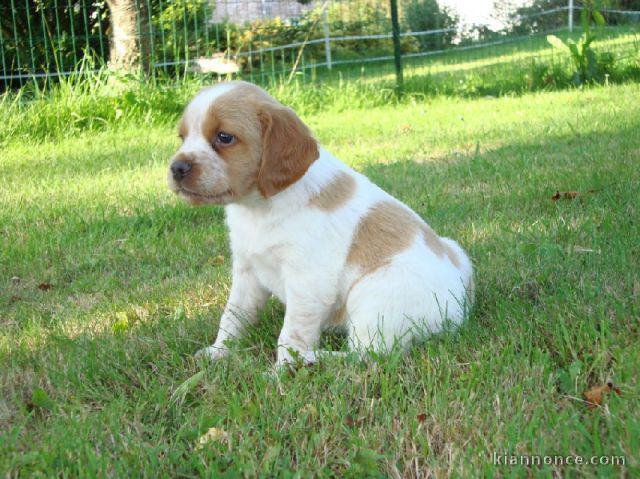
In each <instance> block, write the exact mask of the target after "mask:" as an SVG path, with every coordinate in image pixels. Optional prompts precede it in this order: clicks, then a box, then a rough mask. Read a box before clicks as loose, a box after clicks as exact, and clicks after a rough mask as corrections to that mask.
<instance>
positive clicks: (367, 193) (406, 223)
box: [168, 81, 473, 365]
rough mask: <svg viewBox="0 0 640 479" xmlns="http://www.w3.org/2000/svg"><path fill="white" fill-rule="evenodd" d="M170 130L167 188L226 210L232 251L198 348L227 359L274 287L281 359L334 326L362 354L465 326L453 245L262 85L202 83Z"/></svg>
mask: <svg viewBox="0 0 640 479" xmlns="http://www.w3.org/2000/svg"><path fill="white" fill-rule="evenodd" d="M179 136H180V138H181V139H182V146H181V147H180V149H179V150H178V151H177V153H176V154H175V156H174V157H173V159H172V160H171V165H170V168H169V174H168V181H169V187H170V188H171V189H172V190H173V191H174V192H175V193H177V194H178V195H179V196H181V197H182V198H184V199H185V200H186V201H188V202H189V203H191V204H194V205H201V204H216V205H224V206H225V210H226V219H227V225H228V227H229V236H230V241H231V250H232V254H233V282H232V286H231V293H230V295H229V299H228V302H227V305H226V307H225V309H224V313H223V314H222V318H221V319H220V328H219V331H218V336H217V339H216V341H215V343H214V344H213V345H212V346H210V347H207V348H205V349H203V350H201V351H199V354H200V355H204V356H206V357H209V358H211V359H218V358H220V357H222V356H224V355H226V354H227V353H228V351H229V349H228V340H230V339H232V338H236V337H238V336H240V335H241V334H242V332H243V329H244V328H245V327H246V326H247V325H248V324H251V323H253V322H255V321H256V319H257V317H258V310H259V309H260V308H262V307H263V306H264V304H265V302H266V301H267V299H268V298H269V297H270V296H271V295H275V296H276V297H277V298H278V299H280V301H282V302H283V303H284V304H285V305H286V313H285V317H284V324H283V327H282V330H281V332H280V336H279V338H278V359H277V364H278V365H283V364H287V363H291V362H292V361H295V360H298V359H300V358H301V359H302V360H304V361H305V362H313V361H315V359H316V353H317V351H316V347H317V344H318V340H319V338H320V334H321V332H322V331H323V330H324V329H326V328H327V327H331V326H341V327H343V328H345V329H346V331H347V333H348V336H349V347H350V348H351V349H352V350H356V351H358V352H364V351H366V350H367V349H368V348H372V349H374V350H376V351H384V350H386V349H387V348H390V347H391V346H392V345H393V344H395V343H398V344H400V345H401V346H404V345H407V344H408V342H409V341H410V340H411V338H413V337H414V336H415V335H417V334H420V332H421V331H424V330H428V331H430V332H433V331H438V330H440V329H441V328H442V326H443V324H444V323H445V322H447V321H448V322H451V323H453V324H457V323H460V322H461V321H462V319H463V317H464V315H465V313H466V311H467V310H468V308H469V305H470V303H471V298H472V294H473V278H472V266H471V261H470V260H469V258H468V257H467V255H466V254H465V252H464V251H463V250H462V248H461V247H460V246H459V245H458V244H457V243H456V242H454V241H452V240H450V239H448V238H441V237H439V236H437V235H436V234H435V233H434V232H433V230H432V229H431V228H430V227H429V225H427V224H426V223H425V222H424V221H423V220H422V219H421V218H420V217H419V216H418V215H417V214H416V213H414V212H413V211H412V210H411V209H410V208H409V207H407V206H406V205H405V204H403V203H402V202H400V201H398V200H397V199H395V198H393V197H392V196H391V195H389V194H388V193H386V192H384V191H383V190H381V189H380V188H379V187H377V186H376V185H374V184H373V183H371V182H370V181H369V180H368V179H367V178H366V177H364V176H363V175H361V174H359V173H357V172H355V171H353V170H352V169H351V168H349V167H347V166H346V165H345V164H343V163H341V162H340V161H339V160H337V159H336V158H334V157H333V156H332V155H331V154H330V153H329V152H327V151H326V150H324V149H323V148H322V147H320V146H319V145H318V142H317V141H316V140H315V139H314V138H313V136H312V134H311V132H310V131H309V129H308V128H307V127H306V126H305V124H304V123H303V122H302V121H301V120H300V119H299V118H298V116H297V115H296V114H295V113H294V112H293V111H292V110H291V109H289V108H287V107H285V106H283V105H281V104H280V103H278V102H277V101H276V100H274V99H273V98H272V97H271V96H269V95H268V94H267V93H266V92H265V91H263V90H262V89H260V88H259V87H257V86H255V85H252V84H250V83H245V82H240V81H236V82H229V83H220V84H218V85H216V86H214V87H212V88H207V89H204V90H202V91H201V92H200V93H198V94H197V95H196V96H195V98H194V99H193V100H192V101H191V103H189V105H188V106H187V107H186V109H185V111H184V115H183V117H182V119H181V121H180V124H179Z"/></svg>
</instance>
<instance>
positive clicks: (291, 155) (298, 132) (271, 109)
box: [258, 102, 320, 197]
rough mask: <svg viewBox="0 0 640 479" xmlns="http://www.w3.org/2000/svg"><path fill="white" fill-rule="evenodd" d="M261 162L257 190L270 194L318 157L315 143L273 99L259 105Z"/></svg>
mask: <svg viewBox="0 0 640 479" xmlns="http://www.w3.org/2000/svg"><path fill="white" fill-rule="evenodd" d="M259 116H260V120H261V122H262V131H263V135H262V164H261V166H260V173H259V174H258V190H259V191H260V193H261V194H262V196H264V197H269V196H273V195H275V194H277V193H279V192H281V191H282V190H284V189H285V188H287V187H289V186H290V185H292V184H293V183H295V182H296V181H298V180H299V179H300V178H302V176H303V175H304V174H305V173H306V172H307V170H308V169H309V167H310V166H311V164H312V163H313V162H314V161H316V160H317V159H318V156H319V155H320V152H319V151H318V143H317V142H316V140H315V138H313V136H312V135H311V132H310V131H309V129H308V128H307V126H306V125H305V124H304V123H302V120H300V118H298V116H297V115H296V114H295V113H294V112H293V110H291V109H290V108H287V107H284V106H282V105H279V104H277V103H274V102H265V103H263V104H262V105H261V109H260V113H259Z"/></svg>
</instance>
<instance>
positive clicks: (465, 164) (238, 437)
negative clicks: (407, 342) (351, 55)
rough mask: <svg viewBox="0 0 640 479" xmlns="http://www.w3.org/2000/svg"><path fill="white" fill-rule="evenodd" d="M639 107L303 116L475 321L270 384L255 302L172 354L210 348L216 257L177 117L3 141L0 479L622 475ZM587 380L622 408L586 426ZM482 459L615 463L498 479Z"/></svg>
mask: <svg viewBox="0 0 640 479" xmlns="http://www.w3.org/2000/svg"><path fill="white" fill-rule="evenodd" d="M639 99H640V86H638V85H622V86H612V87H609V88H604V87H603V88H593V89H587V90H584V91H576V90H574V91H566V92H556V93H539V94H529V95H525V96H522V97H519V98H508V97H505V98H483V99H476V100H464V99H452V98H441V97H439V98H435V99H431V100H425V101H424V102H415V103H414V104H410V103H406V104H402V105H396V106H389V107H380V108H375V109H369V110H366V111H365V110H351V111H347V112H343V113H335V112H325V113H320V114H316V115H313V116H307V117H306V118H305V120H306V121H307V122H308V123H309V124H310V125H311V127H312V128H313V130H314V131H315V132H316V134H317V136H318V138H319V139H320V140H321V142H322V143H323V144H324V145H325V146H326V147H327V148H328V149H329V150H331V151H332V152H334V153H335V154H337V155H338V156H339V157H340V158H342V159H343V160H344V161H345V162H347V163H349V164H350V165H352V166H353V167H354V168H355V169H357V170H359V171H362V172H363V173H365V174H367V175H368V176H369V177H371V178H372V179H373V180H374V181H375V182H377V183H378V184H379V185H381V186H382V187H383V188H385V189H386V190H388V191H389V192H391V193H392V194H393V195H395V196H396V197H398V198H400V199H401V200H403V201H405V202H406V203H407V204H409V205H410V206H411V207H412V208H414V209H415V210H416V211H417V212H418V213H420V214H421V215H422V216H423V217H424V218H426V219H427V221H429V222H430V224H431V225H432V227H433V228H434V229H435V230H436V231H437V232H438V233H440V234H441V235H446V236H451V237H454V238H457V239H459V241H460V243H461V244H462V245H463V246H464V247H465V248H466V250H467V251H468V252H469V253H470V255H471V257H472V258H473V260H474V263H475V265H476V271H477V286H478V293H477V304H476V306H475V309H474V312H473V314H472V316H471V318H470V319H469V320H468V321H467V322H466V323H465V324H464V325H463V326H462V327H461V328H460V330H459V331H458V332H450V333H447V334H443V335H440V336H438V337H434V338H431V339H429V340H428V341H426V342H425V343H424V344H421V345H416V347H415V348H413V349H412V350H411V351H410V352H409V353H408V354H406V355H397V354H393V355H391V356H389V357H386V358H381V359H380V360H379V361H371V362H369V363H359V362H355V361H353V360H348V359H346V360H341V359H332V360H328V361H327V362H325V363H323V364H321V365H318V366H316V367H314V368H310V369H302V370H299V371H298V372H297V374H295V375H288V374H284V375H282V376H281V377H280V378H279V379H277V380H276V379H274V378H272V377H270V376H269V375H268V374H266V373H267V372H268V371H269V368H270V365H271V364H272V363H273V361H274V358H275V341H276V336H277V330H278V327H279V324H280V323H281V321H282V317H283V307H282V306H281V305H280V304H278V303H277V302H275V301H274V302H271V303H269V305H268V308H267V310H266V311H265V313H264V318H263V319H264V320H263V321H262V323H261V325H260V326H259V327H258V328H256V329H255V330H252V331H251V334H250V337H249V338H248V339H247V340H245V341H242V342H240V343H239V344H237V352H236V353H235V354H234V355H233V356H232V357H231V358H229V360H227V361H224V362H221V363H218V364H215V365H211V366H205V365H202V364H198V363H196V362H194V360H193V358H192V355H193V353H194V352H195V351H196V350H197V349H199V348H200V347H202V346H204V345H206V344H209V343H211V342H212V341H213V339H214V337H215V334H216V329H217V324H218V318H219V316H220V314H221V310H222V307H223V305H224V301H225V297H226V295H227V292H228V289H229V282H230V275H229V271H230V257H229V249H228V245H227V243H226V236H225V228H224V225H223V211H222V209H220V208H218V207H201V208H192V207H188V206H186V205H184V204H182V203H181V202H179V201H178V200H177V199H176V198H175V197H174V196H173V195H172V194H171V193H170V192H169V191H168V190H167V188H166V186H165V174H166V167H167V163H168V159H169V157H170V155H171V154H172V152H173V151H174V149H175V148H176V147H177V145H178V139H177V138H176V134H175V129H174V127H173V125H164V126H163V125H159V126H157V125H156V126H146V127H145V126H127V124H126V123H125V124H123V125H121V126H119V127H114V128H110V129H108V130H107V131H104V132H88V133H84V134H79V135H77V136H76V137H73V138H67V139H60V140H57V141H55V140H48V141H44V142H33V143H32V144H29V143H27V142H25V141H24V140H20V141H9V142H8V143H7V144H6V145H5V146H4V147H3V150H2V154H1V157H0V176H1V178H2V181H3V185H2V187H1V188H0V204H1V205H2V208H0V273H1V274H0V392H1V394H0V475H1V476H3V477H5V476H6V477H12V476H25V477H26V476H36V477H37V476H40V477H52V476H61V477H75V476H86V477H93V476H107V475H108V476H112V477H126V476H130V477H135V476H147V477H154V478H155V477H168V476H171V477H175V476H181V477H182V476H188V477H193V476H198V475H209V476H211V477H218V475H219V473H220V472H222V471H225V472H226V474H227V477H237V476H243V475H244V476H248V477H253V476H255V475H262V476H265V477H267V476H268V477H274V476H277V477H308V476H310V475H312V474H316V475H318V476H323V477H328V476H334V477H377V476H385V477H386V476H391V477H398V476H407V477H413V476H418V475H419V476H425V475H435V476H438V477H442V476H448V475H453V476H470V475H486V476H498V477H501V476H509V475H515V476H529V475H535V476H537V475H540V476H542V477H551V476H552V475H555V476H566V475H585V476H596V475H598V476H607V475H608V476H613V477H618V476H622V475H625V476H626V477H633V476H637V475H638V474H640V454H639V451H640V416H639V414H638V411H639V408H640V399H639V393H640V385H639V384H638V373H639V368H640V341H639V336H640V278H639V276H638V271H639V266H640V250H639V241H638V238H640V202H639V201H638V192H639V191H640V168H639V167H640V101H638V100H639ZM556 190H560V191H578V192H581V193H584V194H583V195H580V196H578V197H577V198H575V199H573V200H570V199H561V200H559V201H557V202H554V201H552V200H551V196H552V195H553V194H554V193H555V191H556ZM327 341H328V342H329V343H330V344H331V345H335V346H336V347H340V346H341V340H340V338H336V337H330V338H328V339H327ZM607 380H612V381H614V382H615V383H616V384H617V385H618V386H619V387H620V389H621V395H620V396H618V395H615V394H611V395H609V396H607V398H606V401H605V404H604V406H603V407H600V408H596V409H593V410H592V409H589V408H588V407H587V406H586V405H585V403H584V402H583V401H582V400H581V397H582V393H583V392H584V391H585V390H587V389H589V388H591V387H593V386H598V385H600V384H603V383H604V382H606V381H607ZM209 428H217V429H214V430H213V431H214V432H215V434H213V436H214V437H213V438H212V439H211V440H210V441H209V442H208V443H206V444H205V445H204V446H203V447H200V448H199V447H197V444H198V438H199V437H200V436H201V435H202V434H204V433H205V432H206V431H207V430H209ZM494 452H495V453H496V454H498V455H501V454H505V453H514V454H548V455H563V456H564V455H572V454H576V455H581V456H584V457H585V458H586V460H589V459H590V458H591V456H601V455H606V456H610V455H615V456H618V455H621V456H624V457H625V462H626V465H625V466H624V467H619V466H615V467H614V466H594V465H583V466H540V467H533V468H527V467H522V466H517V467H510V466H504V465H494V464H493V458H492V454H493V453H494Z"/></svg>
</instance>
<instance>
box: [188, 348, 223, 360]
mask: <svg viewBox="0 0 640 479" xmlns="http://www.w3.org/2000/svg"><path fill="white" fill-rule="evenodd" d="M227 354H229V349H228V348H225V347H224V346H223V347H219V346H209V347H206V348H202V349H201V350H199V351H198V352H197V353H196V354H195V358H196V359H204V360H207V361H218V360H219V359H222V358H224V357H225V356H226V355H227Z"/></svg>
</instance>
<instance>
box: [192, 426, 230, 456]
mask: <svg viewBox="0 0 640 479" xmlns="http://www.w3.org/2000/svg"><path fill="white" fill-rule="evenodd" d="M228 440H229V434H228V433H227V431H225V430H224V429H222V428H220V427H211V428H209V430H208V431H207V432H205V433H204V434H203V435H202V436H200V438H199V439H198V443H197V444H196V450H200V449H202V448H203V447H204V446H206V445H207V444H209V443H211V442H222V443H223V442H227V441H228Z"/></svg>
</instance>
